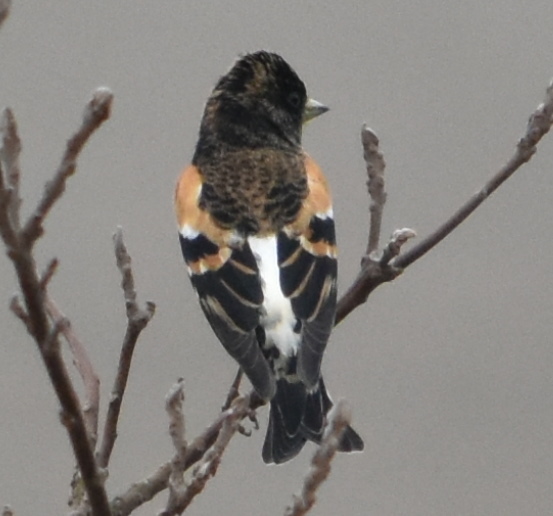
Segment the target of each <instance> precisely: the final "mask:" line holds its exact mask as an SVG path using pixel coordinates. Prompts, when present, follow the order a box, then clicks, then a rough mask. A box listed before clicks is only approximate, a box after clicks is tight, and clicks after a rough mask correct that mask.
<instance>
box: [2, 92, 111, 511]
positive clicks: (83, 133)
mask: <svg viewBox="0 0 553 516" xmlns="http://www.w3.org/2000/svg"><path fill="white" fill-rule="evenodd" d="M111 100H112V95H111V93H109V92H108V91H106V90H99V91H97V92H96V93H95V94H94V96H93V98H92V100H91V101H90V102H89V103H88V104H87V107H86V109H85V113H84V117H83V122H82V124H81V127H80V128H79V129H78V130H77V132H76V133H75V134H74V135H73V137H72V138H71V139H70V145H68V149H67V151H66V153H65V155H64V158H63V160H62V164H61V165H60V167H59V168H58V171H57V172H56V174H55V175H54V179H53V180H52V182H51V186H50V187H47V188H46V189H45V193H44V196H43V197H42V198H41V200H40V201H39V203H38V205H37V207H36V209H35V210H34V211H33V213H32V214H31V216H30V217H29V219H28V221H27V223H26V224H25V227H24V228H23V229H21V228H20V226H19V208H20V205H21V202H20V199H19V193H18V185H19V174H20V172H19V164H18V157H19V150H20V142H19V137H18V135H17V127H16V124H15V119H14V117H13V115H12V113H11V111H10V110H4V112H3V114H2V119H1V120H0V130H1V150H0V162H1V164H2V167H0V236H1V237H2V239H3V240H4V244H5V245H6V247H7V249H8V256H9V258H10V259H11V261H12V263H13V266H14V268H15V271H16V275H17V279H18V282H19V287H20V289H21V293H22V299H23V303H24V308H23V307H21V308H20V309H18V310H17V311H19V313H20V315H21V318H22V320H23V321H24V322H25V326H26V328H27V330H28V332H29V333H30V335H31V336H32V337H33V339H34V340H35V342H36V344H37V347H38V350H39V352H40V356H41V358H42V360H43V362H44V365H45V368H46V371H47V373H48V376H49V378H50V381H51V383H52V386H53V387H54V391H55V392H56V395H57V397H58V400H59V402H60V405H61V415H60V418H61V421H62V423H63V425H64V426H65V427H66V430H67V433H68V435H69V439H70V442H71V445H72V447H73V452H74V454H75V457H76V459H77V464H78V466H79V470H80V472H81V476H82V480H83V483H84V486H85V489H86V492H87V494H88V500H89V503H90V507H91V510H92V513H93V514H94V515H95V516H109V515H110V514H111V513H110V507H109V503H108V498H107V494H106V491H105V489H104V485H103V484H104V483H103V476H102V475H101V473H100V471H99V469H98V467H97V465H96V461H95V459H94V453H93V448H92V446H91V443H90V441H89V438H88V435H87V430H86V425H85V422H84V418H83V414H82V412H81V406H80V402H79V399H78V397H77V394H76V392H75V390H74V388H73V385H72V383H71V380H70V378H69V375H68V373H67V370H66V367H65V363H64V362H63V358H62V355H61V352H60V345H59V333H60V332H61V331H62V330H63V327H64V325H65V322H64V321H62V320H58V321H56V322H55V323H53V324H52V323H50V321H49V319H48V314H47V310H46V289H45V285H46V283H47V281H46V282H45V281H44V278H42V277H41V276H40V275H39V274H38V272H37V266H36V262H35V259H34V256H33V254H32V247H33V244H34V242H35V241H36V239H37V238H38V237H39V236H40V233H41V228H42V224H43V223H44V219H45V217H46V215H47V213H48V211H49V210H50V208H51V207H52V206H53V205H54V203H55V202H56V201H57V200H58V199H59V197H60V195H61V193H62V192H63V188H64V186H65V181H66V179H67V177H68V176H69V175H70V174H68V173H67V170H71V173H72V172H73V171H74V170H75V166H76V159H77V156H78V154H79V152H80V151H81V149H82V147H83V146H84V144H85V143H86V142H87V140H88V139H89V137H90V136H91V135H92V133H93V132H94V131H95V130H96V129H97V128H98V127H99V126H100V125H101V124H102V122H104V121H105V120H106V119H107V116H108V115H109V106H110V105H111ZM67 163H70V166H67ZM12 306H14V307H17V306H18V305H17V303H15V304H12Z"/></svg>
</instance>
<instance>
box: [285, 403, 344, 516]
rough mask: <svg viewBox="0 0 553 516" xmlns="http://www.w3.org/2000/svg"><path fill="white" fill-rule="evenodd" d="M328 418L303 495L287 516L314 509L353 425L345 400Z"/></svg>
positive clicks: (288, 508)
mask: <svg viewBox="0 0 553 516" xmlns="http://www.w3.org/2000/svg"><path fill="white" fill-rule="evenodd" d="M328 418H329V420H328V423H327V427H326V429H325V433H324V436H323V439H322V441H321V444H320V446H319V448H318V449H317V451H316V452H315V454H314V455H313V458H312V459H311V467H310V468H309V471H308V472H307V474H306V475H305V478H304V480H303V488H302V490H301V493H300V494H298V495H295V496H294V501H293V503H292V505H291V506H289V507H287V508H286V511H285V513H284V514H285V516H303V515H304V514H307V512H308V511H309V510H310V509H311V507H313V504H314V503H315V501H316V500H317V497H316V493H317V489H318V488H319V487H320V486H321V484H322V483H323V482H324V481H325V480H326V479H327V477H328V475H329V473H330V463H331V462H332V459H333V458H334V455H336V452H337V451H338V447H339V446H340V439H341V438H342V434H343V433H344V430H345V429H346V427H347V426H348V425H349V424H350V423H351V410H350V409H349V407H348V406H347V403H346V402H345V401H344V400H340V401H338V403H337V404H336V405H335V406H334V407H333V408H332V410H331V411H330V412H329V414H328Z"/></svg>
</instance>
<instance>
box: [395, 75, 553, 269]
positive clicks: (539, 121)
mask: <svg viewBox="0 0 553 516" xmlns="http://www.w3.org/2000/svg"><path fill="white" fill-rule="evenodd" d="M552 116H553V81H552V82H551V83H550V84H549V87H548V88H547V90H546V96H545V100H544V102H543V104H540V105H539V106H538V108H537V109H536V111H534V113H532V115H531V116H530V119H529V121H528V126H527V128H526V134H525V135H524V136H523V137H522V138H521V139H520V141H519V142H518V145H517V147H516V150H515V153H514V155H513V156H512V157H511V159H510V160H509V161H508V162H507V163H506V164H505V165H504V166H503V167H502V168H501V169H499V171H498V172H497V173H496V174H495V175H494V176H493V177H492V178H491V179H490V180H489V181H487V182H486V184H485V185H484V186H483V187H482V188H481V189H480V191H479V192H477V193H475V194H474V195H473V196H472V197H471V198H470V199H469V200H468V201H467V202H466V203H465V204H464V205H463V206H461V207H460V208H459V209H458V210H457V211H456V212H455V213H454V214H453V215H452V216H451V217H450V218H449V219H448V220H447V221H446V222H444V223H443V224H442V225H441V226H440V227H438V228H437V229H436V230H435V231H434V232H433V233H431V234H430V235H428V236H427V237H426V238H425V239H424V240H423V241H421V242H420V243H419V244H418V245H416V246H414V247H413V248H412V249H410V250H409V251H408V252H406V253H405V254H403V255H402V256H400V257H399V258H397V259H396V261H395V266H396V267H401V268H405V267H408V266H409V265H411V264H412V263H413V262H414V261H416V260H418V259H419V258H420V257H421V256H423V255H424V254H426V253H427V252H428V251H430V249H432V248H433V247H434V246H435V245H436V244H438V243H439V242H441V241H442V240H443V239H444V238H445V237H446V236H447V235H449V234H450V233H451V232H452V231H453V230H454V229H455V228H456V227H457V226H458V225H459V224H461V222H463V221H464V220H465V219H466V218H467V217H468V216H469V215H470V214H471V213H472V212H473V211H474V210H475V209H476V208H478V206H480V204H482V203H483V202H484V201H485V200H486V199H487V198H488V197H490V195H491V194H492V193H493V192H495V190H497V189H498V188H499V187H500V186H501V185H502V184H503V182H504V181H506V180H507V179H509V177H511V176H512V175H513V174H514V173H515V172H516V171H517V170H518V169H519V168H520V167H521V166H522V165H524V164H525V163H527V162H528V161H530V159H532V156H533V155H534V154H535V153H536V151H537V144H538V143H539V141H540V140H541V139H542V137H543V136H545V135H546V134H547V133H548V132H549V129H551V124H552V123H553V119H552Z"/></svg>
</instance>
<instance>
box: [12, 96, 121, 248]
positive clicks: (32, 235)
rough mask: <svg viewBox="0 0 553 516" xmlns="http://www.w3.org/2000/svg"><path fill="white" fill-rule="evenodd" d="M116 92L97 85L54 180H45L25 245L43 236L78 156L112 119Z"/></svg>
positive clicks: (27, 225)
mask: <svg viewBox="0 0 553 516" xmlns="http://www.w3.org/2000/svg"><path fill="white" fill-rule="evenodd" d="M112 100H113V94H112V93H111V91H110V90H108V89H107V88H98V89H97V90H96V91H95V92H94V95H93V96H92V99H91V100H90V101H89V102H88V104H87V105H86V108H85V111H84V114H83V121H82V124H81V127H80V128H79V129H78V130H77V132H76V133H75V134H74V135H73V136H72V137H71V138H70V139H69V140H68V142H67V145H66V149H65V152H64V154H63V157H62V160H61V163H60V165H59V167H58V170H57V172H56V174H55V175H54V177H53V179H52V180H51V181H49V182H48V183H46V186H45V188H44V194H43V196H42V198H41V199H40V201H39V203H38V205H37V207H36V209H35V210H34V212H33V213H32V214H31V216H30V217H29V219H28V220H27V222H26V223H25V226H24V227H23V232H22V235H21V236H22V241H23V244H24V245H25V246H29V247H31V246H32V245H33V244H34V242H35V241H36V240H37V239H38V238H39V237H40V236H41V235H42V232H43V231H44V230H43V227H42V225H43V223H44V218H45V217H46V215H47V214H48V212H49V211H50V209H51V208H52V206H53V205H54V204H55V202H56V201H57V200H58V199H59V198H60V197H61V195H62V194H63V192H64V191H65V183H66V181H67V179H68V178H69V177H70V176H71V175H73V174H74V172H75V169H76V167H77V157H78V155H79V154H80V152H81V150H82V148H83V147H84V145H85V143H86V142H87V141H88V139H89V138H90V136H91V135H92V133H93V132H94V131H95V130H96V129H98V127H100V125H102V123H103V122H104V121H106V120H107V119H108V118H109V115H110V109H111V102H112Z"/></svg>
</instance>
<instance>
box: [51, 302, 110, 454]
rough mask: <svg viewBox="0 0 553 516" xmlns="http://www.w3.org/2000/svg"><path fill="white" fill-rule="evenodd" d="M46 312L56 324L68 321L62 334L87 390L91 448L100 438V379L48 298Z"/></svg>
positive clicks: (87, 417) (71, 331)
mask: <svg viewBox="0 0 553 516" xmlns="http://www.w3.org/2000/svg"><path fill="white" fill-rule="evenodd" d="M45 304H46V310H47V312H48V315H49V316H50V319H52V321H53V322H54V324H55V323H56V322H57V321H66V323H65V324H64V325H63V326H62V328H61V334H62V335H63V336H64V338H65V340H66V341H67V344H68V345H69V349H70V350H71V354H72V355H73V363H74V364H75V367H76V368H77V371H78V372H79V374H80V376H81V378H82V380H83V385H84V388H85V403H84V407H83V418H84V423H85V426H86V431H87V435H88V438H89V439H90V443H91V447H92V448H94V447H95V445H96V439H97V438H98V411H99V407H100V379H99V378H98V375H97V374H96V371H95V370H94V367H93V366H92V362H91V361H90V359H89V357H88V353H87V352H86V348H85V347H84V345H83V343H82V342H81V341H80V340H79V338H78V337H77V334H76V333H75V331H74V330H73V327H72V326H71V323H70V322H69V320H68V319H67V318H66V317H65V315H63V314H62V313H61V311H60V310H59V308H58V307H57V305H56V303H54V301H53V300H52V299H51V298H49V297H48V296H46V299H45Z"/></svg>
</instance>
